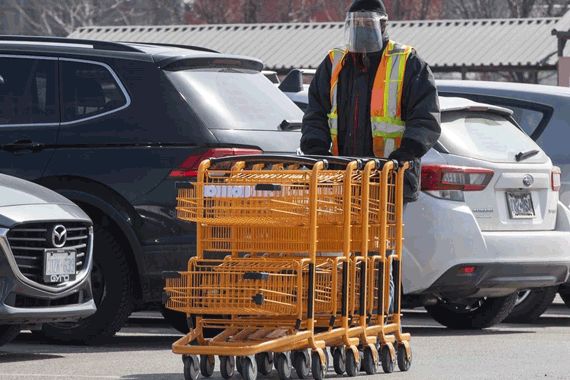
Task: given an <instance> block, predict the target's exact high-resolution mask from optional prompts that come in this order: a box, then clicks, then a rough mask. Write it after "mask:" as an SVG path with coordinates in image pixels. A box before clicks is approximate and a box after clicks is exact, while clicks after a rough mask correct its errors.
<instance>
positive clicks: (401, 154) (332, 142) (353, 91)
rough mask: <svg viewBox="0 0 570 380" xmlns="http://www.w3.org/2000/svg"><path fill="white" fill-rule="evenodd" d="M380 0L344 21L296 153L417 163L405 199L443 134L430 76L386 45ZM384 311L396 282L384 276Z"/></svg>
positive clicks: (359, 5) (401, 50)
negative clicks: (340, 43) (340, 45)
mask: <svg viewBox="0 0 570 380" xmlns="http://www.w3.org/2000/svg"><path fill="white" fill-rule="evenodd" d="M387 20H388V16H387V13H386V8H385V7H384V3H383V2H382V1H381V0H355V1H354V3H353V4H352V5H351V7H350V9H349V11H348V15H347V18H346V30H345V35H346V48H345V49H333V50H332V51H330V52H329V55H328V56H327V57H326V58H325V60H324V61H323V62H322V63H321V65H320V66H319V68H318V69H317V72H316V74H315V77H314V78H313V81H312V83H311V86H310V89H309V105H308V108H307V111H306V113H305V117H304V118H303V130H302V132H303V135H302V138H301V151H302V152H303V153H304V154H306V155H330V154H333V155H341V156H350V157H381V158H385V157H388V158H390V159H395V160H398V161H400V162H402V161H414V162H415V165H414V167H413V169H412V170H409V171H408V172H407V173H406V175H405V178H404V200H405V202H411V201H415V200H416V199H417V197H418V193H419V182H420V181H419V176H420V174H421V171H420V158H421V157H422V156H423V155H424V154H425V153H427V151H428V150H430V149H431V147H432V146H433V145H434V144H435V143H436V142H437V140H438V138H439V135H440V133H441V128H440V111H439V101H438V95H437V90H436V87H435V81H434V78H433V74H432V72H431V70H430V69H429V67H428V65H427V64H426V63H425V62H424V61H423V60H421V59H420V58H419V57H418V56H417V54H416V52H415V51H414V49H412V48H411V47H408V46H404V45H400V44H398V43H395V42H393V41H391V40H390V39H389V38H388V35H387V33H386V22H387ZM390 293H391V294H390V310H389V312H390V313H391V312H392V310H393V299H394V296H393V294H394V284H393V278H392V272H390Z"/></svg>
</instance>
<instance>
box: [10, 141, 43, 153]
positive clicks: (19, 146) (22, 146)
mask: <svg viewBox="0 0 570 380" xmlns="http://www.w3.org/2000/svg"><path fill="white" fill-rule="evenodd" d="M2 149H3V150H5V151H8V152H12V153H16V152H22V151H30V152H39V151H40V150H42V149H43V145H42V144H39V143H36V142H33V141H31V140H18V141H16V142H13V143H12V144H6V145H3V146H2Z"/></svg>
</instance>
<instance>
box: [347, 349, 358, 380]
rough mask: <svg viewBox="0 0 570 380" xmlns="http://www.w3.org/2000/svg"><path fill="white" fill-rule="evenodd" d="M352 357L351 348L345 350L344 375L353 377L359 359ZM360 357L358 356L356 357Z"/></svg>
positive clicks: (356, 371) (356, 370)
mask: <svg viewBox="0 0 570 380" xmlns="http://www.w3.org/2000/svg"><path fill="white" fill-rule="evenodd" d="M356 359H357V358H356V357H354V352H353V351H352V350H351V349H347V350H346V375H347V376H348V377H354V376H356V374H357V373H358V368H359V367H360V363H359V361H357V360H356ZM358 359H360V358H358Z"/></svg>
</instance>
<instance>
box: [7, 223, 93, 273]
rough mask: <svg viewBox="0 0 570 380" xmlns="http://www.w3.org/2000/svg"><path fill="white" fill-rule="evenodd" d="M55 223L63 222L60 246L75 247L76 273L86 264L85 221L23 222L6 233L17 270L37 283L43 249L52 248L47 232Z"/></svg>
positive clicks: (41, 269) (87, 243) (87, 237)
mask: <svg viewBox="0 0 570 380" xmlns="http://www.w3.org/2000/svg"><path fill="white" fill-rule="evenodd" d="M58 225H62V226H64V227H65V229H66V230H67V240H66V242H65V245H64V246H63V247H61V249H64V248H70V249H75V250H76V267H77V270H76V273H79V272H80V271H81V270H82V269H84V268H85V266H86V264H87V253H88V252H89V226H90V225H89V224H87V223H78V222H64V223H27V224H20V225H18V226H16V227H14V228H12V229H11V230H10V231H9V232H8V235H7V236H8V242H9V243H10V248H11V249H12V253H13V254H14V258H15V259H16V263H17V264H18V268H19V269H20V272H22V274H23V275H24V276H26V277H27V278H28V279H30V280H32V281H34V282H37V283H39V284H44V281H43V270H44V250H45V249H46V248H55V246H54V244H53V242H52V237H51V234H52V231H53V228H54V227H56V226H58ZM58 248H59V247H58Z"/></svg>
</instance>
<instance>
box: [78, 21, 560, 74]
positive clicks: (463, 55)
mask: <svg viewBox="0 0 570 380" xmlns="http://www.w3.org/2000/svg"><path fill="white" fill-rule="evenodd" d="M560 20H561V19H560V18H556V17H551V18H534V19H477V20H431V21H395V22H390V23H389V27H388V30H389V33H390V35H391V37H392V38H393V39H394V40H396V41H398V42H401V43H405V44H408V45H411V46H414V47H415V48H416V50H417V51H418V53H419V54H420V56H421V57H423V58H424V59H425V60H426V61H427V62H428V63H429V64H430V65H431V66H432V68H433V69H434V70H436V71H456V70H458V69H459V70H460V69H461V68H463V67H465V68H466V69H467V70H489V69H493V68H496V67H504V68H508V69H513V68H518V67H535V68H543V69H553V68H554V66H555V64H556V62H557V56H556V52H557V41H556V38H555V37H554V36H552V34H551V32H552V30H554V29H556V25H557V24H558V22H559V21H560ZM70 37H73V38H87V39H95V40H108V41H129V42H161V43H169V44H180V45H194V46H203V47H207V48H210V49H214V50H218V51H220V52H223V53H231V54H239V55H246V56H253V57H258V58H260V59H261V60H262V61H263V62H264V63H265V67H266V68H268V69H273V70H286V69H291V68H296V67H304V68H316V67H317V66H318V65H319V64H320V62H321V61H322V60H323V58H324V57H325V55H326V53H327V51H328V50H329V49H330V48H332V47H335V46H341V45H342V44H343V40H344V23H342V22H340V23H339V22H333V23H291V24H227V25H171V26H126V27H116V26H108V27H105V26H90V27H83V28H79V29H77V30H76V31H74V32H73V33H72V34H71V35H70Z"/></svg>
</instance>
